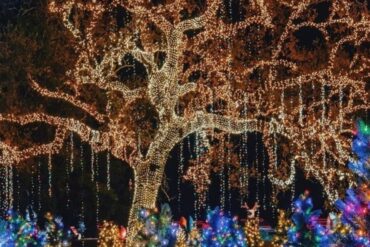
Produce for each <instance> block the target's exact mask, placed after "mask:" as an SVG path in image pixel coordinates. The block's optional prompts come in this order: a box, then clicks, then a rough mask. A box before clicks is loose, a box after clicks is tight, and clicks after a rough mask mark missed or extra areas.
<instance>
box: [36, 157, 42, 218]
mask: <svg viewBox="0 0 370 247" xmlns="http://www.w3.org/2000/svg"><path fill="white" fill-rule="evenodd" d="M41 184H42V181H41V161H40V160H39V161H38V162H37V212H38V213H40V212H41Z"/></svg>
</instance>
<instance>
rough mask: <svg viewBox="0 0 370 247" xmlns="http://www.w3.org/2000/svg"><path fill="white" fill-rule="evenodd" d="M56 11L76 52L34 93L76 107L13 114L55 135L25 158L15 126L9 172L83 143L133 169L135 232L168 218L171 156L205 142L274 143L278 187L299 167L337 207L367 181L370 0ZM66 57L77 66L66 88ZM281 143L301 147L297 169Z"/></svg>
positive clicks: (72, 0)
mask: <svg viewBox="0 0 370 247" xmlns="http://www.w3.org/2000/svg"><path fill="white" fill-rule="evenodd" d="M48 10H49V12H50V15H53V16H56V17H59V18H60V19H61V21H62V24H63V25H59V27H60V30H61V31H60V33H61V35H62V34H63V37H64V39H65V40H66V43H68V45H66V47H67V48H65V47H63V50H61V49H55V51H54V52H55V53H57V55H56V58H55V57H54V58H53V59H50V62H51V63H54V67H53V66H50V68H48V69H44V70H43V71H37V73H36V72H35V71H34V70H33V67H32V66H31V65H30V66H29V67H27V68H28V69H27V70H25V71H26V74H27V78H28V87H29V88H31V89H32V90H33V91H34V92H37V94H38V95H39V96H40V97H44V98H45V99H48V100H57V101H58V102H59V103H61V102H65V103H67V105H68V106H70V107H71V108H72V109H73V110H70V111H59V112H58V111H54V112H52V111H48V110H47V107H44V103H43V102H45V101H41V103H40V104H38V105H37V106H35V107H32V108H31V107H30V108H29V109H28V108H27V105H22V104H18V103H15V106H13V107H8V108H6V109H2V113H1V114H0V121H1V122H3V123H5V124H6V125H9V126H19V127H21V126H27V125H30V124H33V123H42V124H46V125H50V126H53V127H54V130H55V137H54V139H53V140H52V141H51V142H50V143H37V144H34V145H31V144H30V143H27V145H26V144H23V145H22V147H18V146H16V143H17V142H16V141H14V138H12V136H11V135H7V134H6V132H7V130H8V128H5V127H3V128H2V129H1V131H2V132H4V133H3V136H2V139H1V140H0V150H1V153H0V164H4V165H11V164H19V163H22V162H24V161H25V160H27V159H29V158H31V157H35V156H41V155H50V154H56V153H58V152H59V151H60V150H61V148H62V146H63V143H64V141H65V139H66V137H67V135H68V133H70V132H74V133H76V134H77V135H79V136H80V138H81V139H82V141H84V142H87V143H89V144H90V145H91V147H92V149H93V150H94V151H95V152H101V151H105V150H108V151H109V152H111V154H112V155H114V156H115V157H116V158H118V159H120V160H122V161H124V162H127V163H128V164H129V165H130V166H131V167H132V168H133V170H134V185H135V190H134V198H133V204H132V208H131V213H130V220H129V224H132V223H133V222H134V221H135V212H136V210H137V209H138V208H140V207H146V208H153V207H155V204H156V198H157V194H158V188H159V186H160V184H161V182H162V178H163V172H164V166H165V164H166V159H167V156H168V154H169V152H170V150H171V149H172V148H173V147H174V146H175V145H176V144H177V143H179V142H181V140H182V139H184V138H185V137H186V136H188V135H189V134H191V133H194V132H199V131H207V130H213V129H217V130H220V131H224V132H228V133H234V134H238V133H244V132H260V133H262V134H263V136H264V144H265V146H266V148H267V150H268V154H269V163H270V164H269V178H270V180H271V182H272V183H273V184H275V185H277V186H280V187H283V188H284V187H287V186H289V185H290V184H291V183H292V178H293V176H294V170H295V166H296V165H299V166H300V167H301V168H302V169H303V170H304V171H305V173H306V175H307V176H312V177H314V178H316V179H317V180H318V181H319V182H320V183H321V184H322V185H323V187H324V189H325V192H326V194H327V195H328V197H329V199H330V200H331V201H333V200H334V199H335V198H336V196H337V193H338V190H339V187H340V186H338V185H339V184H341V183H342V184H345V183H346V182H352V181H353V179H352V176H351V175H350V173H349V172H348V171H347V170H346V168H345V164H346V161H347V160H348V158H349V152H350V139H349V138H348V135H350V134H351V129H352V126H353V123H352V119H351V118H352V117H354V116H356V114H358V113H360V114H361V113H364V111H367V110H368V108H369V104H368V103H367V102H368V99H369V94H368V91H369V88H368V81H369V63H370V55H369V54H370V52H369V30H370V28H369V27H370V20H369V13H368V12H369V6H368V5H367V4H366V2H364V3H362V2H361V1H350V0H348V1H339V0H331V1H314V0H304V1H289V0H284V1H277V0H276V1H275V0H252V1H243V0H239V1H220V0H213V1H195V0H187V1H183V0H172V1H170V0H168V1H167V0H151V1H150V0H135V1H134V0H127V1H126V0H122V1H120V0H106V1H105V0H104V1H96V0H88V1H85V0H67V1H61V0H60V1H59V0H57V1H50V2H49V4H48ZM45 38H47V37H45ZM32 45H33V44H32V43H30V46H31V48H32ZM34 45H36V44H34ZM58 57H60V59H62V61H59V62H62V63H63V62H64V65H65V68H68V67H69V68H68V69H67V71H66V73H65V74H63V75H59V77H58V80H55V77H53V76H51V75H53V73H51V72H50V70H52V71H53V70H55V66H56V67H57V66H58V63H57V62H58ZM67 58H68V59H67ZM26 59H27V58H26ZM40 59H41V60H43V61H42V63H47V62H48V58H45V57H41V58H39V60H40ZM29 60H30V59H28V60H26V61H29ZM22 61H23V60H22ZM31 61H33V62H34V61H36V62H37V59H31ZM38 62H40V61H38ZM13 69H16V68H12V67H10V68H8V70H9V71H12V70H13ZM60 71H63V69H61V70H58V73H59V74H60V73H61V72H60ZM63 73H64V72H63ZM366 83H367V84H366ZM366 86H367V87H366ZM24 90H25V91H27V92H29V89H24ZM30 95H32V96H35V94H34V93H31V94H30ZM1 96H2V97H4V99H5V100H4V101H5V102H6V97H9V96H8V95H7V94H6V93H5V92H2V94H1ZM12 103H14V99H13V102H11V103H9V102H8V105H12ZM45 104H46V103H45ZM21 107H23V110H22V109H21ZM24 108H25V109H24ZM63 109H64V108H63ZM69 113H71V114H70V115H69ZM277 143H279V145H283V144H285V146H287V147H289V148H290V152H289V154H287V155H286V157H285V160H282V158H281V157H280V156H278V155H277V154H276V150H277V148H276V147H277V146H278V145H277ZM282 150H284V145H283V148H282ZM278 161H281V162H278ZM278 163H280V164H278ZM284 177H286V178H284Z"/></svg>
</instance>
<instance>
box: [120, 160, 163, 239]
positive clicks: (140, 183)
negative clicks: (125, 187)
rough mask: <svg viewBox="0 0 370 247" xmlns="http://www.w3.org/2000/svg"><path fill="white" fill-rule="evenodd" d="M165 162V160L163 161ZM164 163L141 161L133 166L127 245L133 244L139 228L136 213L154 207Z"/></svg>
mask: <svg viewBox="0 0 370 247" xmlns="http://www.w3.org/2000/svg"><path fill="white" fill-rule="evenodd" d="M164 163H165V162H164ZM164 166H165V164H153V163H150V162H143V163H141V164H140V165H139V166H138V167H136V168H135V174H134V179H135V181H134V186H135V189H134V195H133V200H132V206H131V210H130V216H129V221H128V235H127V242H126V244H127V246H133V244H134V238H135V236H136V235H137V231H138V230H139V229H138V228H137V227H135V226H137V223H138V222H137V214H138V211H139V210H140V209H141V208H149V209H153V208H155V207H156V201H157V195H158V190H159V187H160V186H161V183H162V178H163V172H164Z"/></svg>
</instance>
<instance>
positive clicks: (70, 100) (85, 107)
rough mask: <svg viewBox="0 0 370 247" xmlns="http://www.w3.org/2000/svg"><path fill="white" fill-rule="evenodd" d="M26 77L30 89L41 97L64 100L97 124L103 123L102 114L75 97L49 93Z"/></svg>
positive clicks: (60, 93)
mask: <svg viewBox="0 0 370 247" xmlns="http://www.w3.org/2000/svg"><path fill="white" fill-rule="evenodd" d="M28 77H29V80H30V81H31V87H32V88H33V89H34V90H35V91H37V92H38V93H39V94H41V95H42V96H45V97H49V98H54V99H60V100H64V101H66V102H68V103H70V104H72V105H74V106H76V107H78V108H80V109H82V110H84V111H85V112H87V113H88V114H89V115H90V116H93V117H94V118H95V119H96V120H98V121H99V122H104V117H105V116H104V115H103V114H101V113H99V112H98V111H96V110H95V109H94V108H93V107H92V106H90V105H88V104H86V103H84V102H82V101H80V100H78V99H76V98H75V97H73V96H71V95H69V94H66V93H63V92H52V91H49V90H47V89H45V88H42V87H40V85H39V84H38V83H37V82H36V81H35V80H34V79H32V77H31V76H30V75H29V76H28Z"/></svg>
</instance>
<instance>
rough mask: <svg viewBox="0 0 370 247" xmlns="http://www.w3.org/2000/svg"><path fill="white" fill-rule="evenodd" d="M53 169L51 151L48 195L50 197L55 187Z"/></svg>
mask: <svg viewBox="0 0 370 247" xmlns="http://www.w3.org/2000/svg"><path fill="white" fill-rule="evenodd" d="M52 171H53V164H52V160H51V153H49V156H48V195H49V198H51V196H52V195H53V189H52V176H53V174H52Z"/></svg>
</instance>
